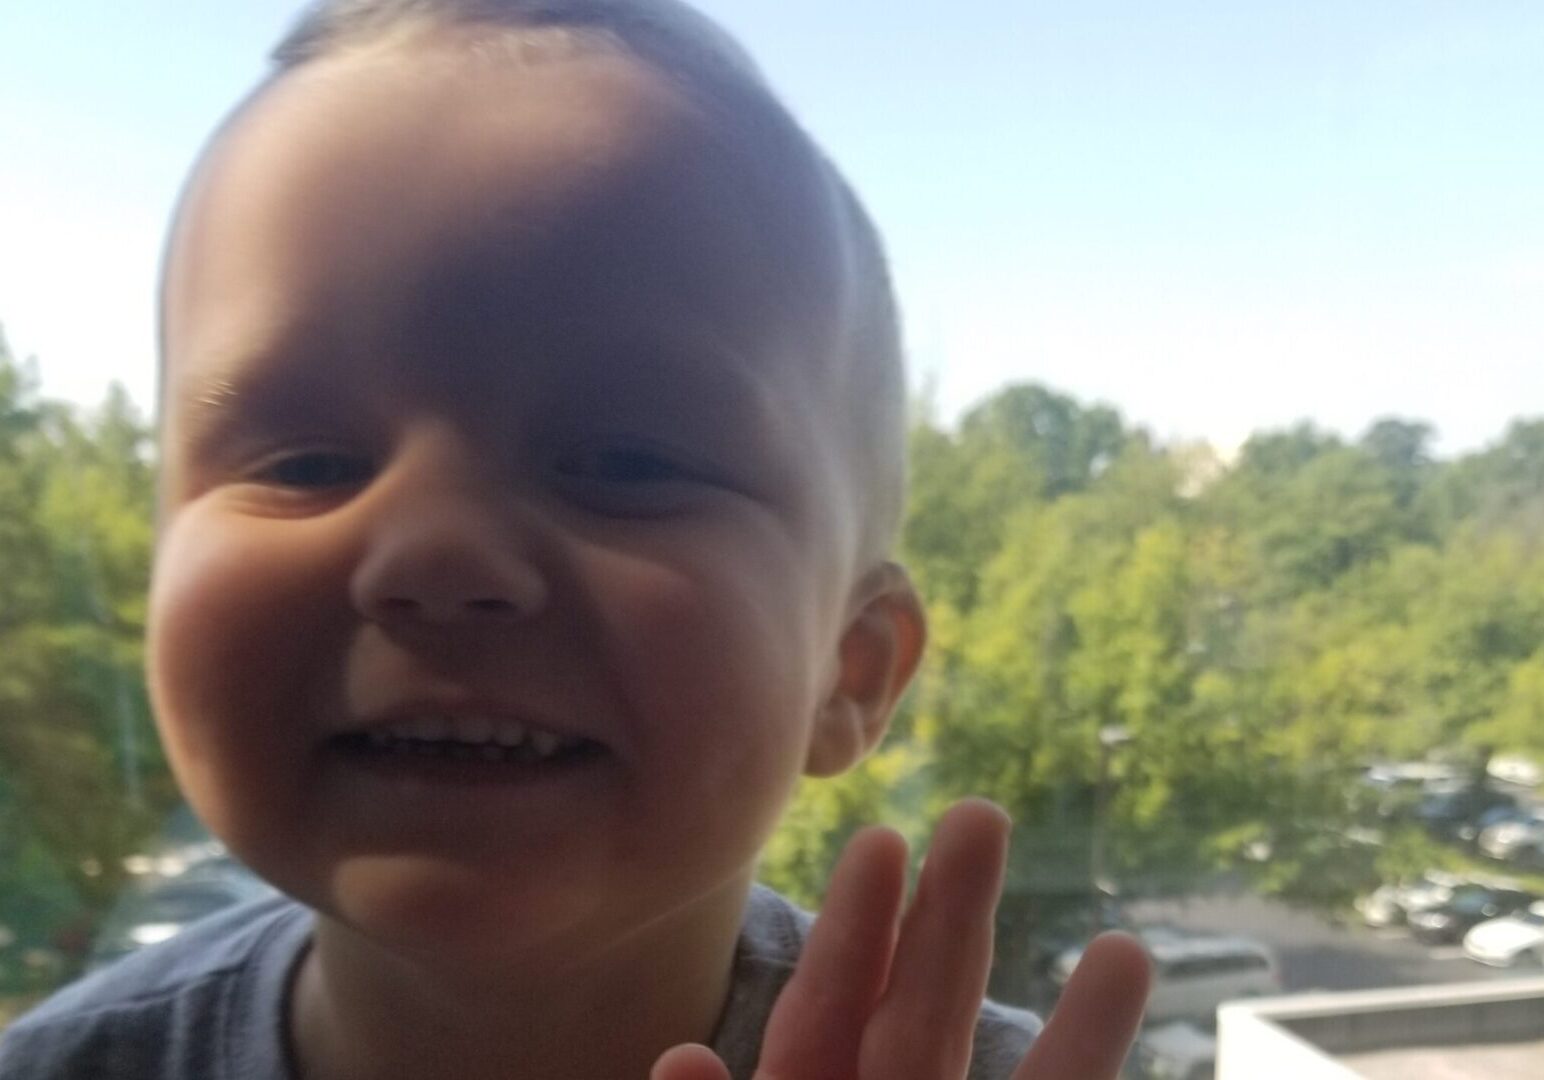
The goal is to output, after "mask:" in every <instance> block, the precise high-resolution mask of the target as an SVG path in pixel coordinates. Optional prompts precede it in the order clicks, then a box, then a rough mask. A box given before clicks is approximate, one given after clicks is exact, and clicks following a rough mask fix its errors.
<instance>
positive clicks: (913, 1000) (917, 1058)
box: [858, 799, 1009, 1080]
mask: <svg viewBox="0 0 1544 1080" xmlns="http://www.w3.org/2000/svg"><path fill="white" fill-rule="evenodd" d="M1008 831H1009V822H1008V816H1007V815H1006V814H1004V813H1003V812H1002V810H1000V809H999V808H998V807H996V806H995V805H993V804H992V803H989V802H987V801H985V800H983V799H969V800H966V801H964V802H961V803H958V804H956V805H955V806H954V807H952V808H951V809H950V810H949V811H948V813H946V814H945V815H944V816H943V818H942V819H940V821H939V823H938V827H937V829H936V830H935V831H934V834H933V843H932V846H931V847H930V848H929V849H928V855H927V861H926V863H925V864H924V865H923V868H922V875H921V878H920V879H919V880H918V882H917V893H916V896H915V898H913V900H912V903H911V907H910V908H909V909H908V910H907V912H906V917H905V919H904V920H903V921H902V924H901V935H900V940H899V941H898V942H897V944H896V951H895V963H894V966H893V967H892V969H891V972H890V983H889V985H888V986H887V987H886V989H885V995H884V998H883V999H882V1000H881V1001H880V1003H879V1007H878V1008H877V1009H876V1010H875V1013H874V1019H873V1020H872V1021H871V1022H870V1024H869V1027H868V1030H867V1031H866V1032H865V1033H864V1038H863V1048H862V1051H861V1053H860V1057H859V1070H858V1075H859V1076H861V1077H865V1078H868V1077H874V1078H884V1080H904V1078H907V1077H918V1078H923V1077H925V1078H927V1080H935V1078H946V1077H963V1076H964V1075H965V1071H966V1069H967V1068H968V1067H969V1065H970V1051H971V1042H972V1039H973V1036H974V1034H975V1027H976V1017H977V1014H978V1012H979V1011H980V1008H981V999H982V996H983V995H984V994H985V992H986V980H987V973H988V971H989V970H990V969H991V965H992V918H993V914H994V913H995V911H996V909H997V897H998V894H999V893H1000V892H1001V891H1002V880H1003V866H1004V864H1005V863H1006V861H1007V853H1008Z"/></svg>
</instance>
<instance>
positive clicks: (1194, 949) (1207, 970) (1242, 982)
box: [1051, 927, 1281, 1024]
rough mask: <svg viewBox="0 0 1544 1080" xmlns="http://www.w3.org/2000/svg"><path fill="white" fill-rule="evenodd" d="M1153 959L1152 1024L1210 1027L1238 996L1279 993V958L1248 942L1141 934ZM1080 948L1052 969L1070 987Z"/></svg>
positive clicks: (1151, 930) (1165, 931)
mask: <svg viewBox="0 0 1544 1080" xmlns="http://www.w3.org/2000/svg"><path fill="white" fill-rule="evenodd" d="M1137 936H1138V937H1139V938H1140V939H1141V941H1142V944H1143V945H1145V946H1147V953H1148V955H1149V956H1150V957H1151V958H1152V961H1153V988H1152V992H1151V993H1150V994H1149V995H1148V999H1147V1015H1146V1020H1147V1022H1148V1023H1149V1024H1157V1023H1162V1022H1164V1021H1168V1020H1196V1021H1200V1022H1202V1023H1211V1022H1212V1021H1213V1020H1214V1018H1215V1017H1216V1015H1217V1006H1219V1005H1221V1004H1222V1003H1223V1002H1225V1001H1234V1000H1237V999H1238V998H1247V997H1260V996H1264V995H1271V994H1279V993H1281V977H1280V975H1279V974H1278V973H1277V969H1276V957H1275V955H1274V954H1273V953H1272V952H1271V950H1270V949H1268V948H1266V947H1265V946H1264V945H1261V944H1260V943H1259V942H1257V941H1250V940H1249V939H1247V938H1236V937H1221V936H1215V935H1211V934H1191V933H1186V932H1183V931H1178V930H1173V929H1170V928H1167V927H1147V928H1144V929H1141V930H1138V931H1137ZM1082 958H1083V950H1082V949H1068V950H1067V951H1066V952H1064V953H1062V954H1061V955H1060V956H1058V957H1057V958H1056V960H1055V961H1054V962H1053V963H1052V965H1051V978H1052V980H1053V981H1054V982H1055V983H1056V984H1057V985H1058V986H1064V985H1066V982H1067V980H1068V979H1069V978H1070V977H1071V976H1072V970H1073V968H1075V967H1077V964H1078V961H1079V960H1081V959H1082Z"/></svg>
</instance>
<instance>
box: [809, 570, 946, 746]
mask: <svg viewBox="0 0 1544 1080" xmlns="http://www.w3.org/2000/svg"><path fill="white" fill-rule="evenodd" d="M855 607H856V610H855V611H854V612H853V614H852V615H850V616H849V618H848V622H847V627H846V629H845V630H844V631H843V633H842V639H841V642H840V644H839V646H838V657H837V664H838V668H837V673H836V678H835V683H834V685H833V686H832V688H831V691H830V693H829V694H828V695H827V697H826V700H825V701H824V703H823V704H822V705H821V707H820V712H819V713H818V714H817V715H816V717H815V727H814V730H813V732H812V733H811V736H810V747H809V754H808V755H807V757H806V758H805V762H804V771H805V773H807V774H808V775H810V776H836V775H838V774H840V773H844V772H846V771H847V770H848V769H850V768H852V767H853V766H854V765H856V764H857V763H858V762H859V761H861V760H862V759H863V758H864V756H865V755H867V754H868V752H869V751H870V750H873V749H874V747H876V746H878V745H879V740H880V739H882V738H884V734H885V730H886V729H887V728H888V727H889V726H890V717H891V714H893V713H894V712H895V706H896V704H897V703H899V702H900V700H901V695H902V694H903V693H905V692H906V687H907V685H908V684H910V682H911V678H912V676H913V675H915V674H916V672H917V664H918V663H920V662H921V660H922V650H923V647H924V646H925V645H926V643H927V617H926V615H924V614H923V611H922V601H921V600H919V599H918V598H917V590H916V589H915V588H914V587H913V586H912V583H911V578H910V577H909V576H908V575H907V573H906V571H905V570H904V569H903V568H902V567H901V566H899V565H898V564H896V563H892V562H887V563H882V564H880V565H879V566H877V567H875V568H874V570H873V571H871V572H870V573H869V574H868V575H867V576H866V577H865V578H864V579H863V581H862V582H861V583H860V585H859V588H858V589H857V590H856V592H855Z"/></svg>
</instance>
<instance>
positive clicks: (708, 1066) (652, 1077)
mask: <svg viewBox="0 0 1544 1080" xmlns="http://www.w3.org/2000/svg"><path fill="white" fill-rule="evenodd" d="M649 1080H729V1070H728V1068H726V1067H725V1066H724V1063H723V1062H722V1061H720V1060H719V1059H718V1055H717V1054H715V1053H714V1052H713V1051H711V1050H709V1049H708V1048H707V1047H706V1046H698V1045H697V1044H696V1043H683V1044H682V1045H680V1046H674V1047H671V1048H670V1049H669V1050H666V1051H665V1052H664V1053H663V1054H661V1055H660V1056H659V1060H658V1061H656V1062H655V1063H654V1068H652V1069H650V1070H649Z"/></svg>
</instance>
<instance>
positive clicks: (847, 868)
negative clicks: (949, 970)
mask: <svg viewBox="0 0 1544 1080" xmlns="http://www.w3.org/2000/svg"><path fill="white" fill-rule="evenodd" d="M905 895H906V841H904V840H903V839H901V836H900V834H898V833H896V832H895V831H893V830H891V829H881V828H871V829H864V830H862V831H860V832H859V833H858V834H857V835H856V836H854V837H853V838H852V840H851V841H849V842H848V844H847V849H846V851H844V852H843V853H842V857H841V859H840V860H839V861H838V862H837V865H836V869H835V870H833V871H832V874H831V885H830V888H829V889H827V891H826V901H825V903H824V904H823V905H822V906H821V912H820V917H819V918H818V919H816V920H815V925H814V927H812V928H811V930H810V936H809V940H808V941H807V942H805V945H804V952H803V955H802V956H801V957H800V958H799V964H798V966H797V967H796V968H795V969H794V973H793V976H792V977H791V978H790V979H789V980H788V984H787V985H786V986H785V987H784V988H783V992H782V994H781V995H780V996H779V997H778V999H777V1005H776V1007H775V1008H774V1009H773V1010H772V1016H771V1018H770V1019H769V1020H768V1021H767V1029H766V1035H765V1036H764V1038H763V1040H762V1051H761V1061H760V1063H759V1064H758V1066H757V1069H756V1076H757V1077H758V1080H773V1078H775V1080H820V1078H823V1077H842V1078H843V1080H846V1078H849V1077H851V1076H853V1075H855V1074H856V1072H857V1065H858V1049H859V1046H860V1044H861V1041H862V1038H863V1029H864V1026H865V1025H866V1024H867V1023H868V1019H869V1015H870V1014H871V1013H872V1012H873V1010H874V1003H875V1002H876V1001H878V1000H879V995H880V994H881V993H882V992H883V990H884V986H885V980H886V978H887V977H888V976H889V972H890V957H891V953H892V952H893V951H894V948H895V933H896V921H897V919H898V918H899V916H900V910H901V903H902V901H903V899H904V898H905Z"/></svg>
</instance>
